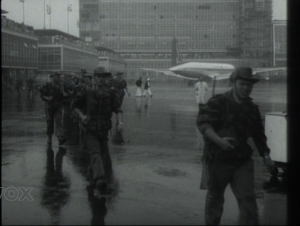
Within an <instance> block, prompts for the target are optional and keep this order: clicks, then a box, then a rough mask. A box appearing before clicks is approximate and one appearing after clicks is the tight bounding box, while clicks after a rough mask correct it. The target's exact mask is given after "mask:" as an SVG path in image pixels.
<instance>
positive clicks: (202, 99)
mask: <svg viewBox="0 0 300 226" xmlns="http://www.w3.org/2000/svg"><path fill="white" fill-rule="evenodd" d="M207 91H208V85H207V83H206V82H204V81H203V77H202V76H201V77H200V78H199V81H198V82H197V83H196V84H195V92H196V102H197V104H199V107H200V106H201V105H203V104H206V101H207V100H206V93H207Z"/></svg>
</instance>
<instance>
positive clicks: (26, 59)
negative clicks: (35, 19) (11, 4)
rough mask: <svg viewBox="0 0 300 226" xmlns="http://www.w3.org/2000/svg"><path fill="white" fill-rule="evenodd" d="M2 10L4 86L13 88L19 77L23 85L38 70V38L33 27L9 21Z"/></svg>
mask: <svg viewBox="0 0 300 226" xmlns="http://www.w3.org/2000/svg"><path fill="white" fill-rule="evenodd" d="M6 13H7V11H4V10H2V9H1V74H2V85H4V86H7V87H8V86H12V85H13V81H15V80H16V78H17V76H18V77H19V76H20V77H21V78H22V80H23V84H26V80H27V79H28V77H29V76H35V75H36V71H37V69H38V50H37V46H38V44H37V43H38V38H37V37H36V36H34V32H33V27H31V26H27V25H25V24H21V23H17V22H15V21H13V20H10V19H8V18H7V17H6V16H5V15H4V14H6Z"/></svg>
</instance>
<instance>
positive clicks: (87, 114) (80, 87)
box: [40, 67, 130, 194]
mask: <svg viewBox="0 0 300 226" xmlns="http://www.w3.org/2000/svg"><path fill="white" fill-rule="evenodd" d="M122 74H123V73H122V72H120V73H117V74H116V75H115V76H113V75H112V73H110V72H108V71H107V70H106V69H105V68H103V67H97V68H96V69H95V70H94V74H93V75H90V74H88V73H87V71H86V70H85V69H81V75H77V74H74V73H66V74H62V73H59V72H55V73H53V74H51V75H50V80H51V81H50V82H48V83H46V84H45V85H43V86H42V87H41V89H40V96H41V98H42V100H43V101H45V111H46V118H47V136H48V140H47V143H48V145H52V135H53V134H54V131H55V136H56V137H57V138H58V143H59V145H63V144H65V143H66V142H67V141H68V137H67V134H66V131H68V130H67V128H66V123H65V122H64V119H65V118H66V116H69V118H70V119H71V122H72V123H73V124H72V123H71V127H72V128H71V131H74V130H75V131H76V130H78V138H79V140H80V145H81V147H82V149H83V150H84V151H86V153H87V154H89V156H90V165H89V167H88V175H87V177H88V180H89V181H90V185H91V186H93V187H94V189H95V192H96V193H99V194H103V193H105V191H106V187H107V184H108V183H109V180H110V177H111V171H112V164H111V159H110V154H109V148H108V132H109V131H110V130H111V128H112V117H113V113H114V114H115V115H116V130H117V133H122V128H123V122H122V113H123V112H122V110H121V105H122V101H123V97H124V95H125V91H126V92H127V94H128V96H130V94H129V92H128V90H127V84H126V81H125V80H124V79H123V78H122ZM69 126H70V125H69ZM54 128H55V129H54ZM77 140H78V139H77Z"/></svg>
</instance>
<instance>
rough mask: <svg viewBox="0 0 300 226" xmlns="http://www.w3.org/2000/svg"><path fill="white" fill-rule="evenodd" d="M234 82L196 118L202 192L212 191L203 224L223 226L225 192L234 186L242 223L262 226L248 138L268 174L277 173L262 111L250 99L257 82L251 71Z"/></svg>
mask: <svg viewBox="0 0 300 226" xmlns="http://www.w3.org/2000/svg"><path fill="white" fill-rule="evenodd" d="M230 81H231V82H232V85H233V88H232V89H231V90H230V91H227V92H225V93H223V94H218V95H215V96H214V97H212V98H211V99H210V100H209V101H208V102H207V104H206V105H203V106H201V107H200V111H199V113H198V118H197V126H198V129H199V131H200V132H201V133H202V135H203V137H204V140H205V146H204V153H203V157H202V162H203V173H202V181H201V187H200V188H202V189H208V191H207V195H206V206H205V224H206V225H219V224H220V221H221V217H222V212H223V211H222V210H223V204H224V191H225V189H226V187H227V185H228V184H230V185H231V188H232V191H233V193H234V195H235V197H236V198H237V200H238V204H239V209H240V216H241V217H240V221H241V222H240V224H241V225H245V224H247V225H258V224H259V222H258V210H257V203H256V197H255V192H254V168H253V160H252V159H251V157H252V153H253V151H252V149H251V147H250V146H249V144H248V143H247V141H248V139H249V138H250V137H252V139H253V141H254V143H255V145H256V147H257V149H258V151H259V154H260V156H261V157H262V158H263V159H264V164H265V166H266V167H267V169H268V170H269V172H270V173H271V174H272V173H273V172H274V171H276V169H277V168H276V166H275V164H274V162H273V161H272V159H271V158H270V155H269V154H270V149H269V147H268V146H267V142H266V140H267V138H266V136H265V133H264V127H263V123H262V118H261V115H260V112H259V109H258V106H257V105H255V104H254V103H253V102H252V99H251V98H250V94H251V91H252V88H253V85H254V84H255V83H256V82H258V81H259V78H258V77H257V76H255V75H253V74H252V69H251V68H249V67H237V68H236V69H235V70H234V71H233V73H232V74H231V76H230ZM206 180H207V181H206ZM205 182H206V183H205Z"/></svg>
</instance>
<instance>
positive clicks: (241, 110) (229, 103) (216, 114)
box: [197, 90, 270, 158]
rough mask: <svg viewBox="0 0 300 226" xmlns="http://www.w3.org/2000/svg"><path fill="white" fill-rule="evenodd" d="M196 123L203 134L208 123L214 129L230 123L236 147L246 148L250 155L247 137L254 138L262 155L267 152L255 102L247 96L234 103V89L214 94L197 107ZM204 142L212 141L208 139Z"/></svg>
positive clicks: (227, 126) (242, 150) (260, 119)
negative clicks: (236, 137)
mask: <svg viewBox="0 0 300 226" xmlns="http://www.w3.org/2000/svg"><path fill="white" fill-rule="evenodd" d="M226 112H227V113H226ZM197 126H198V128H199V130H200V132H201V133H202V134H204V133H205V130H206V129H207V128H208V127H212V128H213V129H214V130H215V131H216V132H217V133H218V131H220V130H221V129H225V128H230V127H233V128H234V129H235V131H236V134H237V136H238V140H239V143H240V145H239V147H240V150H239V151H241V152H245V153H244V154H245V155H246V156H248V157H249V158H250V157H251V155H252V149H251V147H250V146H249V144H248V143H247V139H248V138H249V137H252V138H253V141H254V143H255V145H256V147H257V149H258V151H259V154H260V155H261V156H264V154H265V153H268V154H269V153H270V149H269V148H268V146H267V142H266V141H267V138H266V135H265V133H264V126H263V123H262V118H261V115H260V112H259V109H258V106H257V105H255V104H254V103H253V102H252V99H251V98H250V97H249V98H248V99H247V100H246V101H244V102H243V103H241V104H239V103H237V102H236V101H235V100H234V97H233V90H230V91H228V92H226V93H224V94H219V95H215V96H214V97H212V98H211V99H210V100H209V101H208V102H207V104H206V105H204V106H202V107H200V110H199V114H198V117H197ZM205 142H206V144H209V143H212V142H211V141H209V140H208V139H206V141H205ZM245 155H244V156H245Z"/></svg>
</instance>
